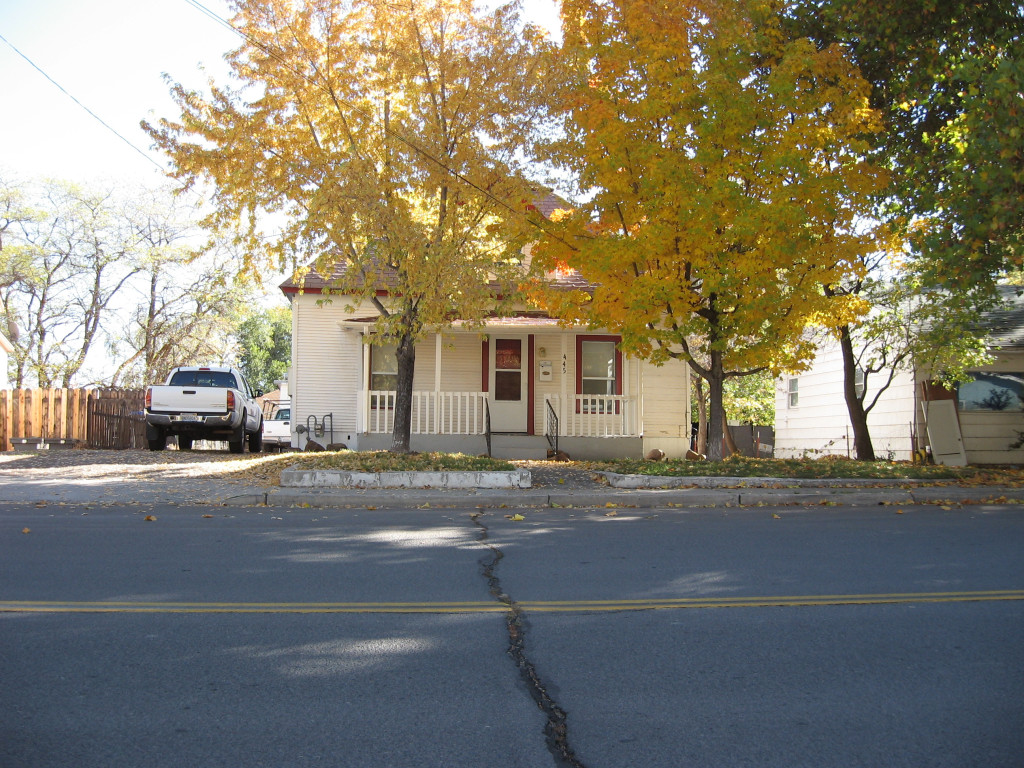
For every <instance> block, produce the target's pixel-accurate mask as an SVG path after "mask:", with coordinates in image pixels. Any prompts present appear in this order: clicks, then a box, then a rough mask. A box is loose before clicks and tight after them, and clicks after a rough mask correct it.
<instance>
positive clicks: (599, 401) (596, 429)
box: [544, 395, 640, 437]
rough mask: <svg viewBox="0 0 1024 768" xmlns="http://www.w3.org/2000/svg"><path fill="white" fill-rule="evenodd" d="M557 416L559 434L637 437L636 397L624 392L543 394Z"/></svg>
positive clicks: (638, 433) (638, 429)
mask: <svg viewBox="0 0 1024 768" xmlns="http://www.w3.org/2000/svg"><path fill="white" fill-rule="evenodd" d="M544 400H545V402H550V403H551V407H552V408H553V409H554V411H555V413H556V414H557V415H558V423H559V427H560V430H561V436H562V437H639V435H640V424H639V421H638V419H637V398H636V397H633V396H627V395H570V396H569V397H568V398H567V399H566V402H565V405H566V406H568V407H565V408H563V407H562V405H563V403H562V398H561V397H559V396H558V395H545V397H544Z"/></svg>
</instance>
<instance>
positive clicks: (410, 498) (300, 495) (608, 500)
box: [221, 484, 1024, 509]
mask: <svg viewBox="0 0 1024 768" xmlns="http://www.w3.org/2000/svg"><path fill="white" fill-rule="evenodd" d="M221 503H223V504H226V505H237V506H249V505H264V504H266V505H268V506H275V507H288V506H292V507H295V506H302V507H338V508H349V509H409V508H422V509H431V508H452V507H456V508H464V507H465V508H477V509H480V508H483V509H507V508H524V507H536V508H539V507H545V508H572V509H581V508H602V509H604V508H623V509H628V508H638V509H649V508H653V507H672V508H680V509H687V508H707V507H719V506H720V507H757V506H804V507H811V506H881V505H892V506H898V505H914V504H929V505H943V506H945V505H950V506H959V505H977V504H1006V503H1024V489H1020V488H1005V487H997V486H979V487H976V488H961V487H922V488H914V489H905V488H897V487H894V486H889V487H879V486H878V485H877V484H875V485H873V486H872V487H870V488H865V487H861V488H846V487H812V486H804V487H800V488H772V487H755V488H673V489H643V490H635V489H622V488H594V489H585V490H548V489H544V488H526V489H516V490H513V491H512V492H508V491H504V492H502V491H501V490H495V489H459V490H439V489H434V488H430V489H376V488H369V489H358V488H273V489H269V490H266V491H263V492H252V493H245V494H239V495H237V496H232V497H230V498H226V499H223V500H222V502H221Z"/></svg>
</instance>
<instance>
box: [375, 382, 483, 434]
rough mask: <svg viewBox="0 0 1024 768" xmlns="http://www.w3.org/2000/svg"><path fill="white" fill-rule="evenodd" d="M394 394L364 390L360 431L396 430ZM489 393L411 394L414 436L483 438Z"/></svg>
mask: <svg viewBox="0 0 1024 768" xmlns="http://www.w3.org/2000/svg"><path fill="white" fill-rule="evenodd" d="M395 398H396V393H395V392H388V391H381V390H364V391H363V392H362V393H361V395H360V400H359V401H360V404H361V411H362V413H361V414H360V422H361V424H360V426H361V431H363V432H369V433H375V434H388V433H391V432H393V431H394V427H395ZM486 413H487V393H486V392H422V391H419V392H416V391H414V392H413V393H412V434H414V435H482V434H484V432H485V431H486V428H487V427H486V424H485V414H486Z"/></svg>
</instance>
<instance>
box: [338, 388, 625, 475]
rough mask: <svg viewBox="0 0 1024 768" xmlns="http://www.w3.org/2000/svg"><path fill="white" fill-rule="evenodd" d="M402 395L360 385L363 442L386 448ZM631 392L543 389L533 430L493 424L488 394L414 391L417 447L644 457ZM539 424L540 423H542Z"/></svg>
mask: <svg viewBox="0 0 1024 768" xmlns="http://www.w3.org/2000/svg"><path fill="white" fill-rule="evenodd" d="M395 400H396V393H395V392H394V391H388V390H362V391H361V392H360V393H359V401H358V402H359V408H358V413H357V423H358V431H359V433H360V439H359V447H360V448H361V449H376V448H386V447H388V446H389V445H390V436H391V434H392V432H393V431H394V415H395ZM638 400H639V399H638V398H637V397H635V396H626V395H569V396H567V397H562V396H559V395H544V398H543V402H542V403H541V405H540V409H539V411H540V412H539V413H538V414H537V415H536V418H531V419H530V420H529V422H530V425H529V426H530V427H533V429H532V431H531V429H530V428H527V429H526V430H523V431H506V430H502V431H497V430H494V429H492V425H491V419H490V413H491V399H490V396H489V394H488V393H487V392H479V391H478V392H442V391H422V390H415V391H413V396H412V418H411V429H410V432H411V443H412V447H413V450H445V451H459V452H462V453H470V454H479V453H488V454H490V455H492V456H495V457H496V458H524V459H543V458H546V456H547V453H548V450H549V449H550V450H563V451H565V452H567V453H569V454H570V455H571V456H573V458H611V457H613V456H622V455H631V454H636V455H640V453H641V452H642V442H641V434H640V420H639V416H638V412H639V402H638ZM535 425H539V426H540V428H539V429H537V428H536V426H535Z"/></svg>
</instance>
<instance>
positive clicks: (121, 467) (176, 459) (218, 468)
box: [0, 449, 282, 504]
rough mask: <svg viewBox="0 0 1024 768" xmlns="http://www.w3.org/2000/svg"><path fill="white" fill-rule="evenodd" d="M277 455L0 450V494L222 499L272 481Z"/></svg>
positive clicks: (28, 498)
mask: <svg viewBox="0 0 1024 768" xmlns="http://www.w3.org/2000/svg"><path fill="white" fill-rule="evenodd" d="M281 463H282V457H280V456H278V455H276V454H252V455H250V454H248V453H246V454H243V455H242V456H238V455H237V454H232V453H228V452H227V451H188V452H185V451H182V452H178V451H159V452H156V451H137V450H136V451H98V450H82V449H70V450H49V451H37V452H33V453H21V452H15V451H7V452H4V453H0V498H2V499H3V500H4V501H25V502H41V501H45V502H61V501H65V502H72V501H73V502H95V503H111V504H114V503H117V504H123V503H133V502H141V503H147V502H150V503H156V502H161V503H168V502H170V503H173V502H181V503H186V502H187V503H207V504H217V503H222V502H223V501H224V500H225V499H227V498H230V497H231V496H237V495H239V494H242V493H244V492H245V491H246V490H247V489H250V488H269V487H273V486H275V485H277V482H278V476H279V473H280V469H281Z"/></svg>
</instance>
